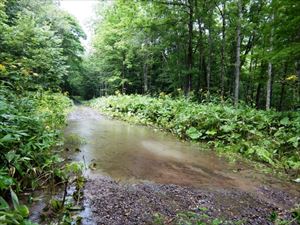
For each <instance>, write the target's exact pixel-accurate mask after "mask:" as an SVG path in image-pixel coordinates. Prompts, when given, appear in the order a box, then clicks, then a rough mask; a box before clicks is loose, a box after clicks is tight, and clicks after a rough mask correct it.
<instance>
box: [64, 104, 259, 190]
mask: <svg viewBox="0 0 300 225" xmlns="http://www.w3.org/2000/svg"><path fill="white" fill-rule="evenodd" d="M65 136H66V137H68V136H78V137H80V138H82V139H84V143H82V144H81V145H80V147H79V148H80V152H79V153H77V154H76V155H75V156H74V157H75V160H81V161H82V160H84V161H85V163H86V165H91V164H92V165H93V171H91V170H90V171H88V172H87V175H88V176H93V175H97V174H101V175H107V176H110V177H112V178H113V179H115V180H117V181H122V182H126V183H135V182H145V181H149V182H155V183H162V184H177V185H183V186H190V187H213V188H239V189H243V190H248V191H250V190H255V182H253V179H246V177H247V176H248V177H249V176H252V177H253V175H254V176H257V175H256V174H254V173H253V172H251V171H250V173H248V172H247V170H246V169H245V170H243V171H244V172H243V171H242V172H240V173H234V172H233V171H236V170H239V169H240V168H239V169H237V166H236V165H232V164H229V163H228V162H226V161H225V160H224V159H222V158H221V157H219V156H217V155H216V154H215V153H214V152H212V151H205V150H203V151H201V149H200V146H199V145H198V144H192V143H188V142H181V141H180V140H178V139H177V138H175V137H173V136H172V135H170V134H166V133H163V132H160V131H155V130H153V129H151V128H148V127H144V126H136V125H131V124H128V123H125V122H122V121H117V120H111V119H109V118H107V117H104V116H101V115H100V114H99V113H98V112H96V111H94V110H93V109H91V108H88V107H77V108H76V109H75V110H74V111H73V112H72V113H71V114H70V115H69V120H68V126H67V128H66V129H65ZM242 174H243V175H242ZM264 179H265V178H264Z"/></svg>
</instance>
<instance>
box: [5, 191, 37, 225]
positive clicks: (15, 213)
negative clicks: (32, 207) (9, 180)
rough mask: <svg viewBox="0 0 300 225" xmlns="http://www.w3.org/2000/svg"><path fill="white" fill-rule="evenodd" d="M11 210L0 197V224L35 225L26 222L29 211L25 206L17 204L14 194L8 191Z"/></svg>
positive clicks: (17, 200)
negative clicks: (11, 205) (11, 204)
mask: <svg viewBox="0 0 300 225" xmlns="http://www.w3.org/2000/svg"><path fill="white" fill-rule="evenodd" d="M10 195H11V201H12V203H13V209H11V208H10V206H9V204H8V203H7V201H5V200H4V199H3V198H2V197H0V223H1V224H3V225H37V224H35V223H31V222H30V221H28V220H26V218H27V217H28V216H29V210H28V208H27V207H26V206H25V205H21V204H20V203H19V199H18V197H17V195H16V193H15V192H14V191H13V190H12V189H10Z"/></svg>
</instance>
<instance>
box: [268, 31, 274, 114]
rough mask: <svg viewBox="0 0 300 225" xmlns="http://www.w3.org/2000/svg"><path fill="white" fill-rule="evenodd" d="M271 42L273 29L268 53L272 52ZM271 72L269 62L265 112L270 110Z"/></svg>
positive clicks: (271, 67)
mask: <svg viewBox="0 0 300 225" xmlns="http://www.w3.org/2000/svg"><path fill="white" fill-rule="evenodd" d="M272 42H273V29H272V31H271V36H270V49H269V50H270V51H269V52H272V50H273V49H272ZM272 70H273V65H272V63H271V62H270V61H269V63H268V81H267V98H266V110H270V107H271V95H272V72H273V71H272Z"/></svg>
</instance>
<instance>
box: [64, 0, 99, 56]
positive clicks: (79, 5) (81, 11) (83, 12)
mask: <svg viewBox="0 0 300 225" xmlns="http://www.w3.org/2000/svg"><path fill="white" fill-rule="evenodd" d="M97 3H99V1H97V0H60V7H61V8H62V9H63V10H65V11H67V12H69V13H70V14H71V15H73V16H75V17H76V18H77V20H78V22H79V24H80V26H81V27H82V29H83V30H84V32H85V33H86V35H87V39H86V40H82V43H83V45H84V47H85V48H86V50H87V51H88V50H89V49H90V42H91V36H92V29H91V22H92V20H93V18H94V17H95V8H96V6H97Z"/></svg>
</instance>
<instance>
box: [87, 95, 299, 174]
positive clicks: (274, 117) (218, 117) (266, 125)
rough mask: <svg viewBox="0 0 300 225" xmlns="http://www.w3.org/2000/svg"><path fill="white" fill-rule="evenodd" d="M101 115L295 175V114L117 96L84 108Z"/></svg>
mask: <svg viewBox="0 0 300 225" xmlns="http://www.w3.org/2000/svg"><path fill="white" fill-rule="evenodd" d="M89 104H90V105H91V106H92V107H94V108H96V109H98V110H100V111H101V112H103V113H107V114H109V115H112V116H115V117H118V118H122V119H125V120H129V121H131V122H136V123H141V124H145V125H154V126H157V127H160V128H162V129H164V130H167V131H170V132H172V133H173V134H175V135H177V136H178V137H180V138H183V139H188V140H194V141H199V142H207V143H209V144H210V145H212V146H213V147H214V148H215V149H217V150H218V151H222V152H234V153H240V154H242V155H243V156H245V157H247V158H249V159H251V160H255V161H258V162H262V163H265V164H268V165H270V166H272V168H275V167H276V168H281V169H285V170H286V172H289V173H290V174H291V175H294V176H297V175H299V170H300V113H299V112H282V113H279V112H275V111H261V110H256V109H253V108H250V107H247V106H240V107H238V108H234V107H232V106H231V105H230V104H226V103H224V104H220V103H219V104H217V103H202V104H199V103H195V102H192V101H189V100H187V99H185V98H177V99H172V98H170V97H169V96H165V95H162V96H160V97H159V98H153V97H149V96H141V95H130V96H126V95H117V96H109V97H102V98H98V99H94V100H92V101H91V102H90V103H89Z"/></svg>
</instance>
